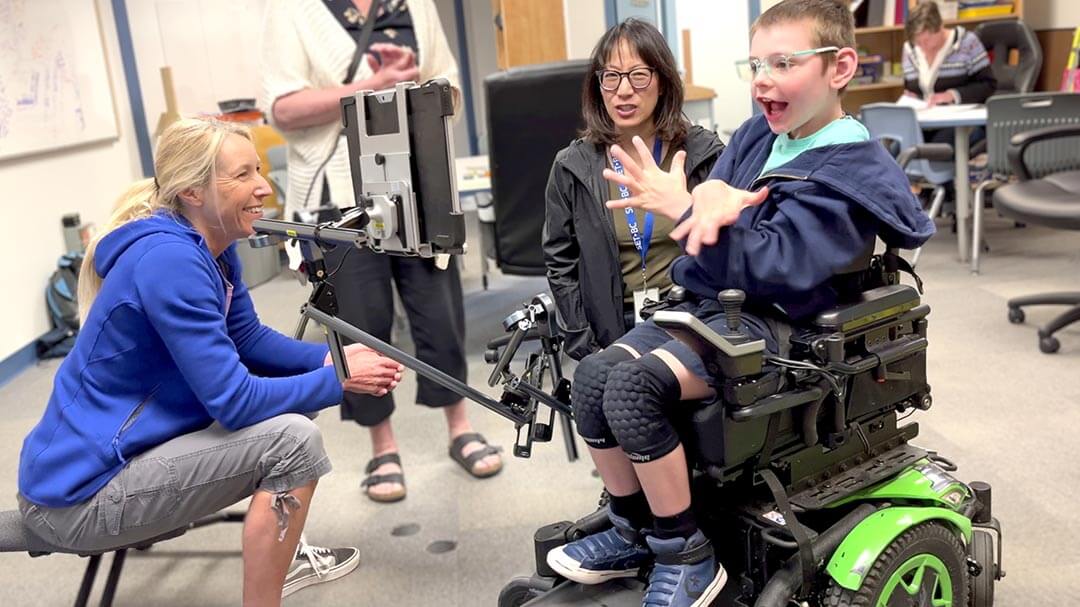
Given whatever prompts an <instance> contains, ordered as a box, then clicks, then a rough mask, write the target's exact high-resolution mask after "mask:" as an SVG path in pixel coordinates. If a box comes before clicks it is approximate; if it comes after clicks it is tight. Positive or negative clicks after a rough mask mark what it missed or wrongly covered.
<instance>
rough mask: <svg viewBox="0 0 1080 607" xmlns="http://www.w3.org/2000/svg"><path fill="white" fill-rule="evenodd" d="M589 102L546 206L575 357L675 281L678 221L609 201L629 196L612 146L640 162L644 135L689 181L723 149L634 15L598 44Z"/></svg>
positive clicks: (563, 317) (670, 61)
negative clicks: (605, 174)
mask: <svg viewBox="0 0 1080 607" xmlns="http://www.w3.org/2000/svg"><path fill="white" fill-rule="evenodd" d="M582 107H583V112H582V113H583V115H584V119H585V130H584V132H583V133H582V135H581V138H579V139H575V140H574V141H572V142H571V143H570V145H569V146H567V147H565V148H563V149H562V150H561V151H560V152H559V153H558V154H557V155H556V156H555V163H554V165H553V166H552V167H551V176H550V177H549V178H548V184H547V198H546V200H547V202H546V206H545V212H544V262H545V265H546V266H547V278H548V284H549V285H550V286H551V292H552V294H553V295H554V297H555V303H556V305H557V306H558V308H559V324H560V330H561V331H562V332H563V335H565V336H566V353H567V354H568V355H570V357H571V358H573V359H575V360H580V359H581V358H583V357H585V356H586V355H588V354H591V353H593V352H596V351H598V350H600V349H601V348H606V347H607V346H609V345H611V344H612V343H613V342H614V341H615V340H616V339H618V338H619V337H621V336H622V335H623V334H624V333H626V331H627V330H629V329H630V328H632V327H633V326H634V324H635V323H636V322H639V318H638V317H637V316H636V312H637V306H640V304H641V302H642V301H643V299H644V297H645V296H646V295H648V296H649V298H650V299H652V300H653V301H659V300H660V298H661V297H663V296H664V295H666V294H667V292H668V290H669V289H671V284H672V283H671V277H670V276H669V275H668V268H669V266H670V265H671V262H673V261H674V260H675V258H677V257H678V256H679V255H680V251H679V245H678V244H677V243H676V242H675V241H673V240H671V239H670V238H668V234H669V233H670V232H671V229H672V228H673V227H674V226H675V222H674V221H672V220H671V219H669V218H667V217H664V216H663V215H659V214H656V213H650V212H647V211H637V212H635V211H634V209H630V208H628V209H626V210H623V209H617V210H614V211H610V210H608V209H606V208H604V202H605V201H606V200H609V199H617V198H619V197H620V196H622V195H624V192H625V195H626V196H629V193H628V192H626V190H625V188H620V187H618V186H617V185H615V184H608V183H605V182H604V180H603V178H602V177H601V172H602V171H604V170H605V169H614V170H616V171H619V170H621V168H620V166H619V164H618V161H616V160H612V156H611V153H610V149H611V146H612V145H615V144H618V145H621V146H622V148H623V149H625V150H627V152H628V153H629V154H630V155H631V157H632V158H634V159H635V160H636V161H639V162H640V159H639V158H637V149H636V148H635V147H634V146H633V145H631V144H630V141H631V139H633V137H635V136H638V137H641V138H642V139H643V140H644V141H645V145H646V147H647V148H648V150H649V154H651V156H652V158H653V160H654V162H655V163H656V164H658V165H659V166H661V167H663V168H664V170H668V169H672V170H676V171H677V172H678V173H680V174H681V175H683V176H684V181H685V184H686V187H688V188H691V189H692V188H693V187H694V186H696V185H698V184H699V183H701V182H702V181H705V178H706V177H707V176H708V174H709V171H710V170H711V169H712V167H713V165H714V164H715V163H716V159H717V157H718V156H719V155H720V152H721V151H722V150H723V149H724V146H723V144H721V143H720V140H719V138H717V136H716V133H714V132H712V131H709V130H707V129H703V128H701V127H700V126H691V125H690V123H689V122H688V121H687V120H686V118H685V117H684V116H683V114H682V107H683V83H682V80H681V79H680V78H679V71H678V66H677V65H676V63H675V57H674V56H673V55H672V54H671V50H670V49H669V48H668V46H667V43H666V42H665V41H664V37H663V36H662V35H661V34H660V32H659V31H657V29H656V28H655V27H653V26H652V25H650V24H648V23H646V22H644V21H640V20H637V19H627V20H626V21H624V22H623V23H620V24H618V25H616V26H615V27H613V28H611V29H609V30H608V31H607V33H605V34H604V36H603V37H602V38H601V39H600V41H599V42H598V43H597V44H596V47H595V48H594V49H593V53H592V60H591V63H590V65H589V71H588V72H587V75H586V82H585V84H584V89H583V92H582ZM635 298H636V301H635ZM635 303H636V304H637V306H635Z"/></svg>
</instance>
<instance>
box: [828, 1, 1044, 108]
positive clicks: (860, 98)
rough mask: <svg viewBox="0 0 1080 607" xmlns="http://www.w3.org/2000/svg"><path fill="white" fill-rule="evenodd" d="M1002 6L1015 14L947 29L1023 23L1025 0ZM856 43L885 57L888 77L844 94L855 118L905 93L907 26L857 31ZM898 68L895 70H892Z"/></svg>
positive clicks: (951, 23)
mask: <svg viewBox="0 0 1080 607" xmlns="http://www.w3.org/2000/svg"><path fill="white" fill-rule="evenodd" d="M916 4H918V0H909V2H908V7H909V9H910V8H914V6H915V5H916ZM998 4H1012V5H1013V10H1012V12H1011V13H1008V14H1004V15H991V16H987V17H979V18H966V19H952V20H947V21H946V22H945V27H953V26H954V25H962V26H964V28H965V29H974V28H975V26H976V25H978V24H980V23H984V22H986V21H1002V20H1012V19H1022V18H1023V16H1024V0H1008V1H1006V2H998ZM855 42H856V44H857V45H858V47H859V49H860V51H861V50H866V51H867V53H869V54H871V55H881V56H882V58H883V59H884V60H885V62H886V68H887V69H886V70H885V76H884V77H883V78H882V80H881V81H880V82H875V83H872V84H852V85H851V86H849V87H848V89H847V92H846V93H844V102H843V103H844V111H846V112H848V113H850V114H855V113H858V111H859V108H861V107H862V106H864V105H866V104H868V103H879V102H882V101H896V99H897V97H899V96H900V95H901V93H903V90H904V80H903V77H902V76H901V75H900V71H899V70H900V62H901V60H902V49H903V46H904V26H903V25H880V26H874V27H860V28H856V30H855ZM894 65H895V66H896V67H895V68H893V67H891V66H894Z"/></svg>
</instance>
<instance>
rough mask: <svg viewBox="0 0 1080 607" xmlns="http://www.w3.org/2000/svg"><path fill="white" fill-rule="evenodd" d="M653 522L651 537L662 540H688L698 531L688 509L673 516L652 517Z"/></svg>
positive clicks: (692, 514)
mask: <svg viewBox="0 0 1080 607" xmlns="http://www.w3.org/2000/svg"><path fill="white" fill-rule="evenodd" d="M653 520H654V521H655V525H654V526H653V535H655V536H656V537H658V538H660V539H662V540H669V539H672V538H676V537H681V538H686V539H689V538H690V536H692V535H694V534H695V533H697V530H698V526H697V521H696V520H695V519H694V512H693V511H692V510H690V509H689V508H687V509H686V510H683V511H682V512H680V513H678V514H675V515H673V516H657V517H653Z"/></svg>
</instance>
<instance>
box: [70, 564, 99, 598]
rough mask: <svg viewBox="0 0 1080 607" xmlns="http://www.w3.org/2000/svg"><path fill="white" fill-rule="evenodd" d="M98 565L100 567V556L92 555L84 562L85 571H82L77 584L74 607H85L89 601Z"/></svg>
mask: <svg viewBox="0 0 1080 607" xmlns="http://www.w3.org/2000/svg"><path fill="white" fill-rule="evenodd" d="M99 565H101V555H100V554H95V555H92V556H91V557H90V560H88V561H87V562H86V570H85V571H83V577H82V582H81V583H80V584H79V594H78V595H76V597H75V607H86V605H87V603H88V602H89V601H90V592H91V591H92V590H93V589H94V580H96V579H97V571H98V566H99Z"/></svg>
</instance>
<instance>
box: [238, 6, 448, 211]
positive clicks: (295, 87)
mask: <svg viewBox="0 0 1080 607" xmlns="http://www.w3.org/2000/svg"><path fill="white" fill-rule="evenodd" d="M408 7H409V12H410V13H411V15H412V20H413V28H414V30H415V33H416V41H417V47H418V48H417V51H418V52H417V55H418V56H419V58H420V61H419V68H420V78H419V80H418V82H427V81H428V80H433V79H436V78H445V79H447V80H449V81H450V84H451V85H452V86H453V87H454V90H455V91H460V89H461V86H460V82H459V77H458V67H457V62H456V61H455V60H454V56H453V55H452V54H451V53H450V46H449V44H448V43H447V40H446V35H445V34H444V33H443V29H442V24H441V22H440V21H439V13H438V11H437V9H436V8H435V4H434V3H433V2H432V0H409V1H408ZM355 52H356V43H355V42H354V41H353V38H352V36H351V35H350V34H349V33H348V32H347V31H346V30H345V29H344V28H342V26H341V25H340V23H339V22H338V20H337V18H336V17H335V16H334V15H333V14H332V13H331V12H330V10H329V9H328V8H327V6H326V3H325V2H323V0H269V2H268V3H267V8H266V17H265V23H264V28H263V43H262V73H263V76H262V91H261V94H260V97H259V105H260V108H261V109H262V110H263V112H264V113H265V114H266V116H267V119H268V120H270V122H271V124H273V125H274V126H275V127H277V128H278V130H280V131H282V134H283V135H284V136H285V139H286V140H287V141H288V143H289V154H288V162H289V168H288V191H287V192H286V195H285V217H284V218H285V219H291V218H292V214H293V212H294V211H296V210H298V209H302V208H305V207H315V206H318V205H319V201H320V200H321V199H322V190H323V179H322V178H321V177H320V176H319V175H316V171H317V170H318V168H319V165H321V164H322V163H323V162H324V161H326V159H327V157H328V156H330V153H331V150H334V144H335V142H336V140H337V139H338V135H339V133H340V131H341V121H340V118H339V119H337V120H332V121H330V122H327V123H325V124H321V125H316V126H309V127H305V128H295V129H289V128H284V126H283V125H281V124H279V123H278V121H277V119H276V117H275V115H274V111H273V107H274V103H275V102H276V101H277V100H278V99H279V98H281V97H284V96H286V95H288V94H290V93H294V92H296V91H300V90H303V89H323V88H335V87H340V86H342V81H343V80H344V79H345V75H346V74H347V72H348V68H349V64H350V63H352V59H353V55H354V53H355ZM372 76H373V71H372V69H371V66H370V65H369V63H368V62H367V61H361V62H360V65H359V68H358V69H357V71H356V75H355V76H354V77H353V79H352V82H354V83H361V82H364V81H365V80H368V79H370V78H371V77H372ZM359 88H360V87H355V89H354V90H359ZM459 98H460V93H457V94H455V101H457V100H458V99H459ZM325 173H326V182H328V183H329V185H330V200H331V201H333V202H334V203H336V204H338V205H339V206H343V207H344V206H351V205H353V204H354V202H353V189H352V176H351V174H350V173H349V163H348V157H347V156H346V146H345V142H344V141H342V142H340V143H338V145H337V149H336V150H334V152H333V158H331V159H330V161H329V162H327V163H326V168H325ZM305 199H306V204H305Z"/></svg>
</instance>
